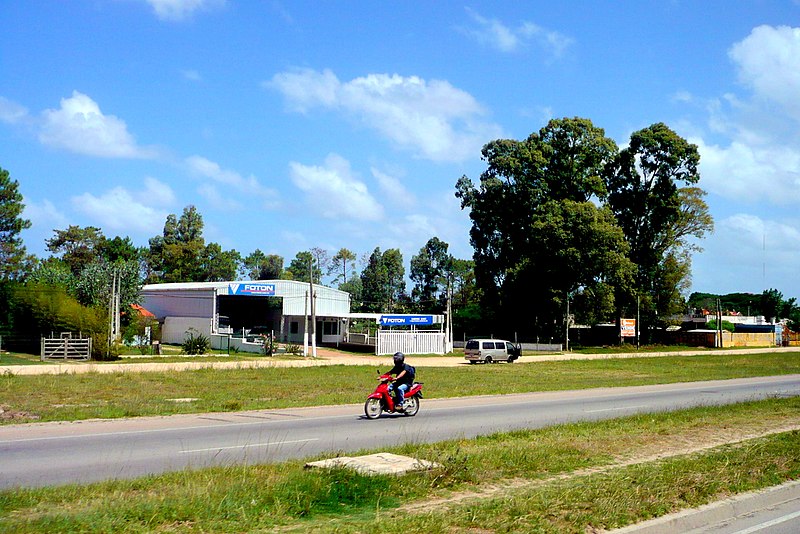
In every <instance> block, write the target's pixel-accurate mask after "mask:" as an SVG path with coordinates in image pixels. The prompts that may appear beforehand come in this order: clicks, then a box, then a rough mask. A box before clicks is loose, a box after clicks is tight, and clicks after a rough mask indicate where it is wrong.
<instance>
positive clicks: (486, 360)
mask: <svg viewBox="0 0 800 534" xmlns="http://www.w3.org/2000/svg"><path fill="white" fill-rule="evenodd" d="M483 361H484V363H492V357H491V356H487V357H486V359H485V360H483Z"/></svg>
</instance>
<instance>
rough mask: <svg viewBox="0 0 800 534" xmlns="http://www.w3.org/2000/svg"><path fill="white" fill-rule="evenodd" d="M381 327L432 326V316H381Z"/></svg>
mask: <svg viewBox="0 0 800 534" xmlns="http://www.w3.org/2000/svg"><path fill="white" fill-rule="evenodd" d="M380 324H381V325H382V326H403V325H418V324H433V315H381V319H380Z"/></svg>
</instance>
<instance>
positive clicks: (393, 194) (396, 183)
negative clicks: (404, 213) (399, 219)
mask: <svg viewBox="0 0 800 534" xmlns="http://www.w3.org/2000/svg"><path fill="white" fill-rule="evenodd" d="M370 170H371V172H372V176H374V177H375V179H376V180H378V185H379V186H380V188H381V191H382V192H383V194H384V195H385V196H386V197H388V198H389V199H390V200H391V201H392V202H393V203H394V204H396V205H398V206H401V207H404V208H410V207H411V206H413V205H414V204H416V202H417V199H416V198H415V197H414V195H413V194H412V193H411V192H410V191H409V190H408V189H406V188H405V186H404V185H403V184H402V183H401V182H400V180H398V179H397V178H395V177H394V176H390V175H388V174H386V173H384V172H381V171H379V170H378V169H376V168H374V167H373V168H372V169H370Z"/></svg>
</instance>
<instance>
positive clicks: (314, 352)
mask: <svg viewBox="0 0 800 534" xmlns="http://www.w3.org/2000/svg"><path fill="white" fill-rule="evenodd" d="M308 287H309V295H310V296H311V297H310V301H311V356H312V357H313V358H316V357H317V314H316V307H315V306H314V300H315V299H316V295H314V255H313V254H312V255H311V260H309V262H308Z"/></svg>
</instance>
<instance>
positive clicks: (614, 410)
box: [585, 404, 649, 413]
mask: <svg viewBox="0 0 800 534" xmlns="http://www.w3.org/2000/svg"><path fill="white" fill-rule="evenodd" d="M636 408H649V406H646V405H644V404H642V405H639V406H623V407H621V408H603V409H601V410H586V412H585V413H598V412H618V411H621V410H635V409H636Z"/></svg>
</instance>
